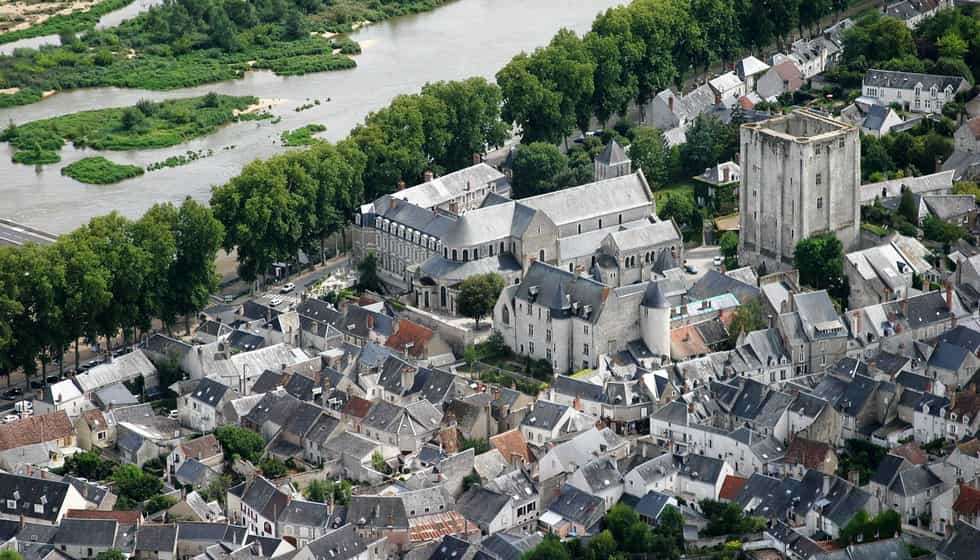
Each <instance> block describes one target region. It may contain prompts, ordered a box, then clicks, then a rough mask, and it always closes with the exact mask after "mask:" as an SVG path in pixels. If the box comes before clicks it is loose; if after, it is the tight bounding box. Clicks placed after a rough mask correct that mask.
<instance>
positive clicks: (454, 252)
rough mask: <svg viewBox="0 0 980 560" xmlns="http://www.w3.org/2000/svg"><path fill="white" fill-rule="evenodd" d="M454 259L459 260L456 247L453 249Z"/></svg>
mask: <svg viewBox="0 0 980 560" xmlns="http://www.w3.org/2000/svg"><path fill="white" fill-rule="evenodd" d="M453 260H454V261H455V260H458V257H457V255H456V249H453Z"/></svg>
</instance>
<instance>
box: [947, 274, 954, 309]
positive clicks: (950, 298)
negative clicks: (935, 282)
mask: <svg viewBox="0 0 980 560" xmlns="http://www.w3.org/2000/svg"><path fill="white" fill-rule="evenodd" d="M946 311H949V312H950V313H952V312H953V283H952V282H950V281H949V280H947V281H946Z"/></svg>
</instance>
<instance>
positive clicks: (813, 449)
mask: <svg viewBox="0 0 980 560" xmlns="http://www.w3.org/2000/svg"><path fill="white" fill-rule="evenodd" d="M832 452H833V449H831V447H830V445H828V444H827V443H826V442H822V441H815V440H812V439H806V438H802V437H796V438H795V439H793V441H791V442H790V444H789V448H788V449H787V450H786V458H785V461H786V462H787V463H789V464H792V465H803V466H804V467H806V468H808V469H818V470H821V469H824V468H825V465H824V463H825V462H827V461H829V460H830V459H831V458H832Z"/></svg>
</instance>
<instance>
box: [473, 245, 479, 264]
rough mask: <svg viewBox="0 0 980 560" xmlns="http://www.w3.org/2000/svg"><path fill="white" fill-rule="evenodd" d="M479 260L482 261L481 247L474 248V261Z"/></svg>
mask: <svg viewBox="0 0 980 560" xmlns="http://www.w3.org/2000/svg"><path fill="white" fill-rule="evenodd" d="M479 259H480V248H479V247H473V260H475V261H476V260H479Z"/></svg>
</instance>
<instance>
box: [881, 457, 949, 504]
mask: <svg viewBox="0 0 980 560" xmlns="http://www.w3.org/2000/svg"><path fill="white" fill-rule="evenodd" d="M942 483H943V481H942V480H941V479H940V478H939V477H938V476H936V475H935V474H934V473H933V472H932V471H931V470H929V468H928V467H927V466H925V465H918V466H914V467H912V468H909V469H905V470H903V471H900V472H899V473H898V476H897V477H896V478H895V480H893V481H892V483H891V486H890V487H889V488H890V489H891V491H892V492H895V493H896V494H898V495H900V496H909V497H911V496H917V495H919V494H921V493H923V492H925V491H926V490H928V489H930V488H934V487H936V486H939V485H941V484H942Z"/></svg>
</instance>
